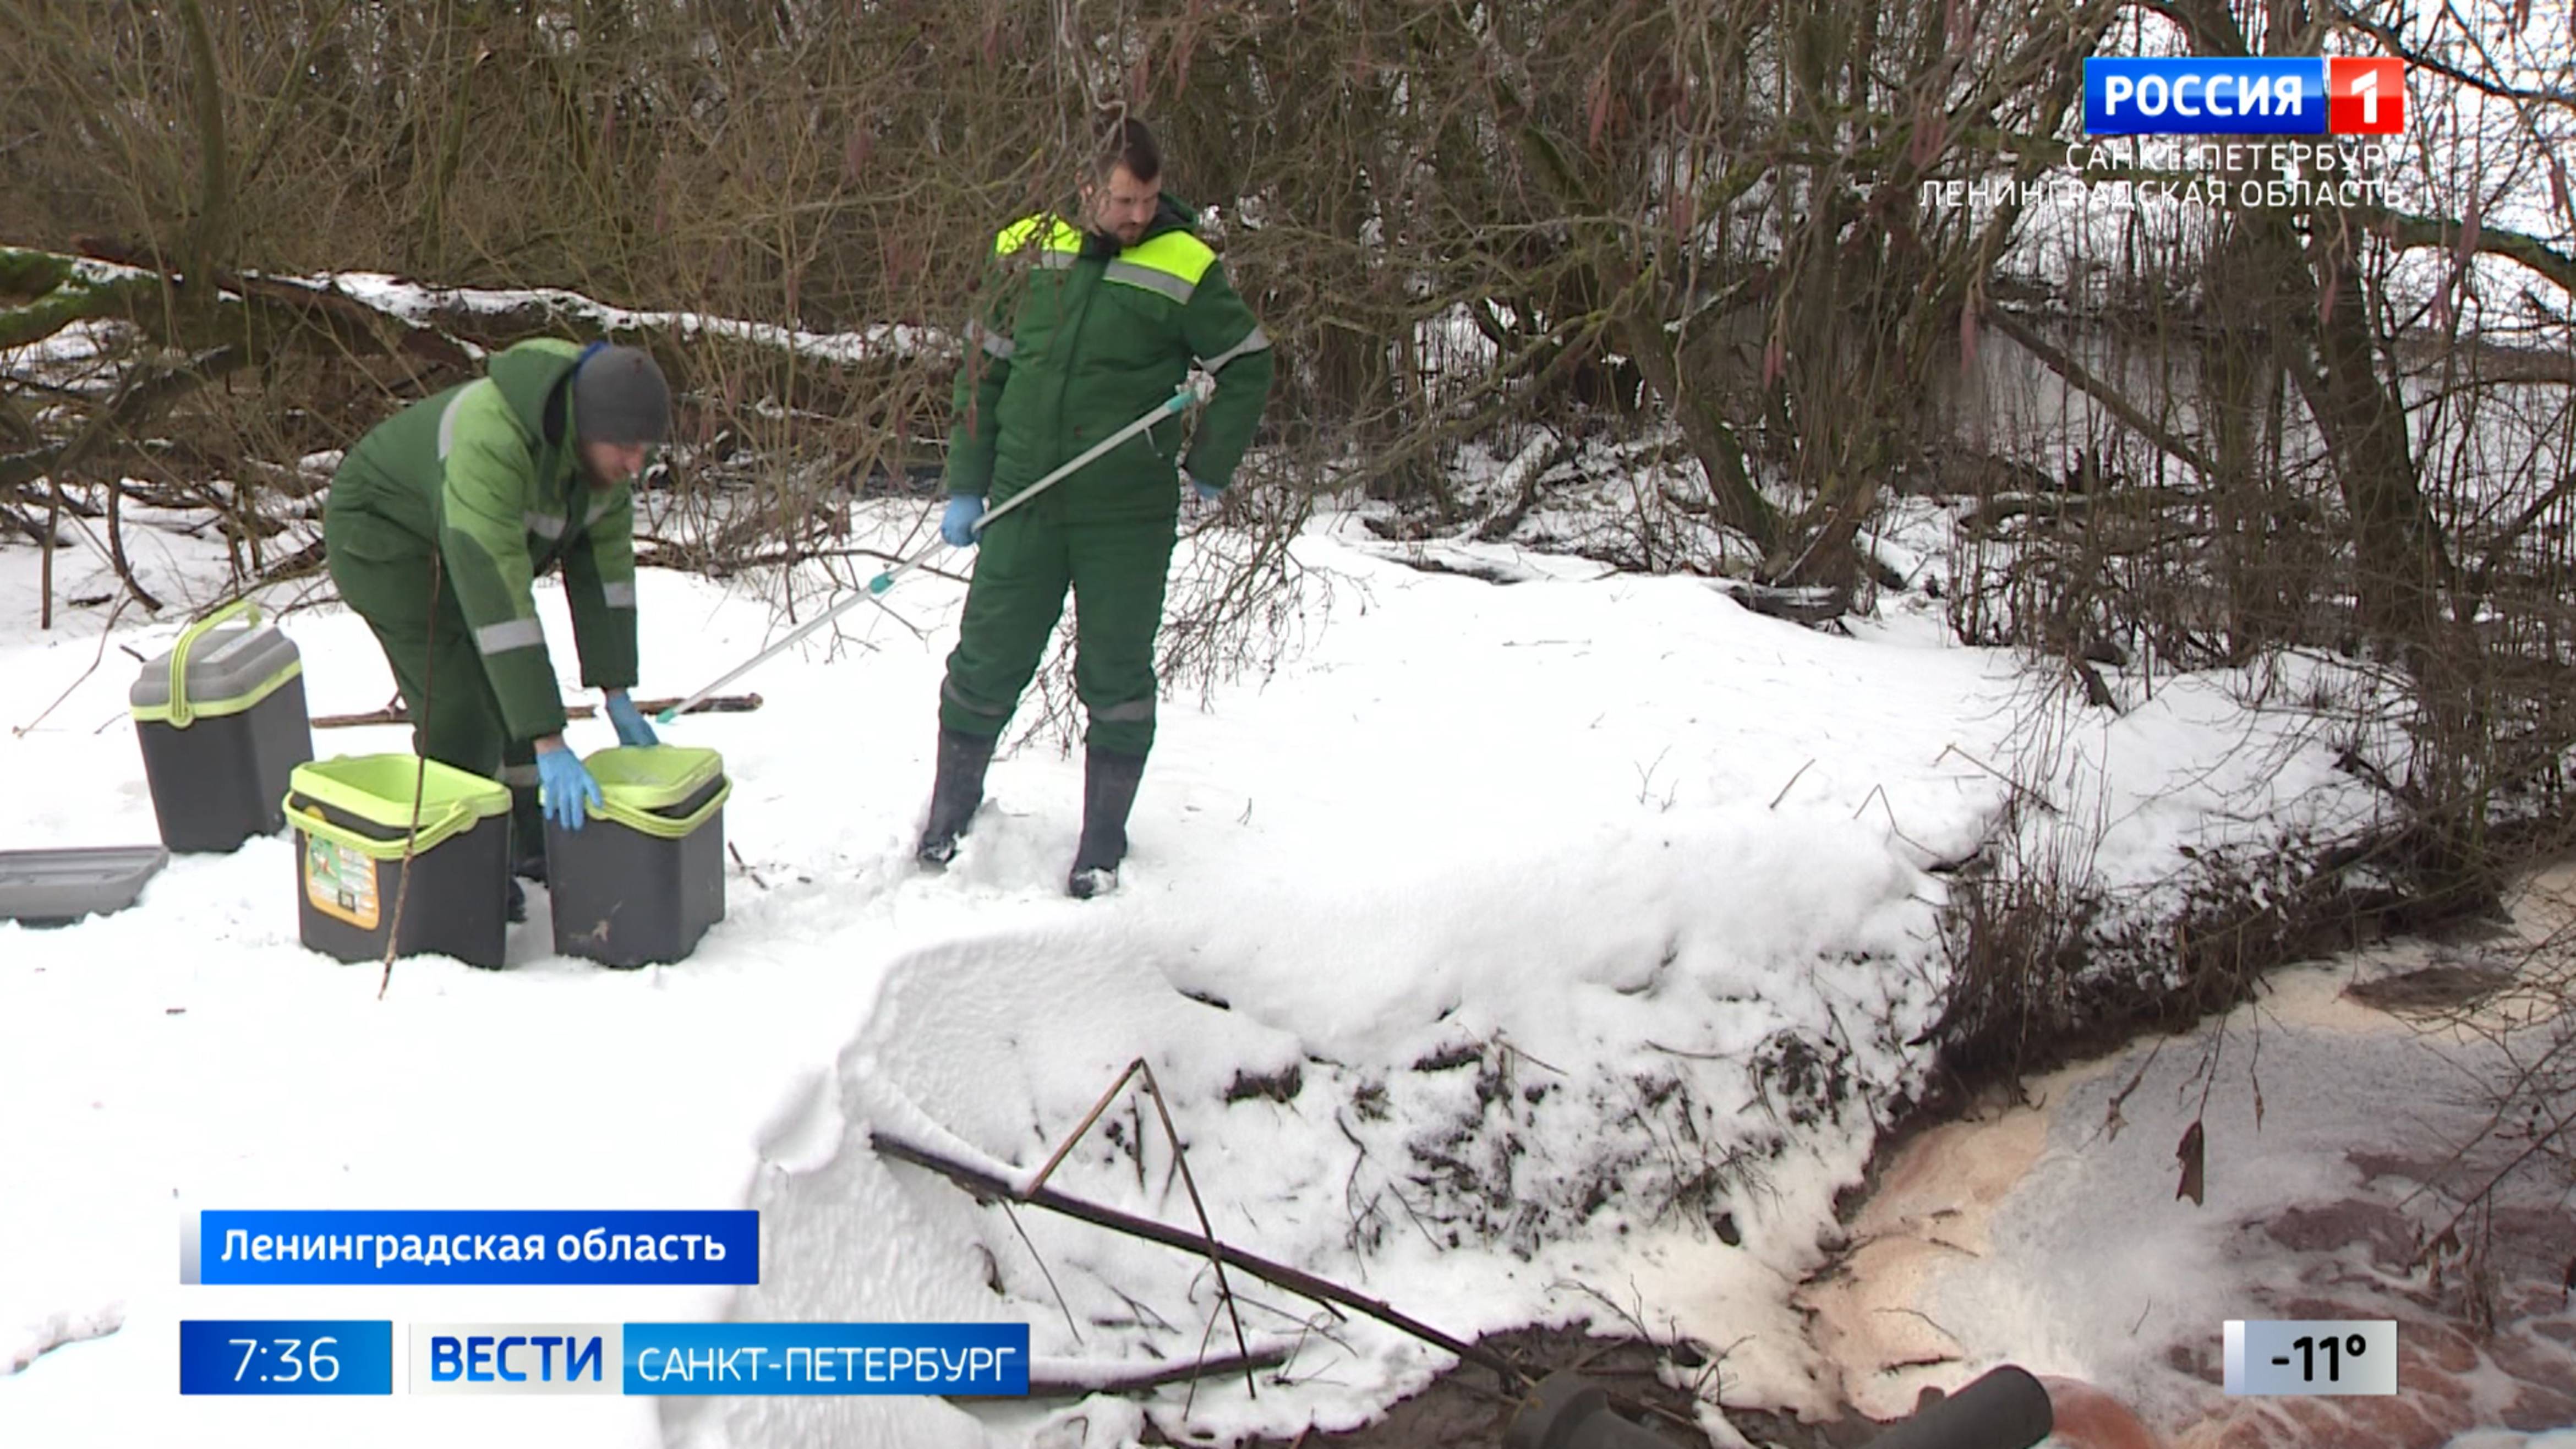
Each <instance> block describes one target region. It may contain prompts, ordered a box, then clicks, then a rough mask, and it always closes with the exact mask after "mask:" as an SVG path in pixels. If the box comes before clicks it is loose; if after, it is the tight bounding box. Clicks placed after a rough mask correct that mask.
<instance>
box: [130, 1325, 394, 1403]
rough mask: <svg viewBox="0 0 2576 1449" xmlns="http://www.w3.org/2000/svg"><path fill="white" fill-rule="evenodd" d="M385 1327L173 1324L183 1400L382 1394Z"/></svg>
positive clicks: (389, 1333)
mask: <svg viewBox="0 0 2576 1449" xmlns="http://www.w3.org/2000/svg"><path fill="white" fill-rule="evenodd" d="M393 1391H394V1326H393V1323H392V1321H391V1320H389V1319H347V1318H327V1319H326V1318H188V1319H182V1320H180V1323H179V1392H180V1393H183V1394H390V1393H392V1392H393Z"/></svg>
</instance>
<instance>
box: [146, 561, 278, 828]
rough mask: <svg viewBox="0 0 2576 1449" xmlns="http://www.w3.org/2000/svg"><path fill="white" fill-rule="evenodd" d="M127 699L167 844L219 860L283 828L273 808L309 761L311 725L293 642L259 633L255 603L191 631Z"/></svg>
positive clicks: (223, 612)
mask: <svg viewBox="0 0 2576 1449" xmlns="http://www.w3.org/2000/svg"><path fill="white" fill-rule="evenodd" d="M237 615H240V616H246V617H244V618H243V621H242V622H241V623H239V624H232V623H230V621H231V620H232V619H233V618H234V617H235V616H237ZM219 626H222V627H219ZM126 697H127V701H128V703H129V704H130V705H131V707H132V711H133V715H134V732H135V736H136V738H137V739H138V740H139V741H140V743H141V744H142V747H143V774H144V778H145V779H146V780H147V781H149V782H150V784H151V786H152V811H153V814H155V815H156V816H158V817H159V818H160V823H161V843H162V844H163V845H166V846H168V847H169V848H170V849H172V850H174V851H180V852H203V853H211V854H223V853H225V852H227V851H231V850H234V849H237V848H239V846H240V845H241V843H242V842H243V841H245V840H248V839H249V838H251V837H252V836H254V835H274V834H276V833H277V832H278V831H279V830H281V829H283V828H285V825H286V817H285V815H284V813H283V812H282V811H281V809H280V807H279V802H280V801H281V800H282V799H283V798H284V796H285V794H286V785H287V780H288V777H289V776H291V775H292V774H293V773H294V770H295V767H296V766H298V765H300V764H303V763H304V762H305V761H307V760H310V759H312V758H313V724H312V720H311V718H310V716H308V715H307V714H306V713H305V709H304V665H303V662H302V660H301V659H300V658H299V657H298V655H297V654H296V650H295V641H294V640H292V639H289V638H287V637H286V636H285V635H284V634H281V633H279V632H278V631H277V630H276V629H275V628H273V627H271V628H262V627H260V625H259V611H258V608H257V606H256V605H255V604H253V603H252V601H250V600H248V599H244V600H241V601H240V602H238V603H236V604H234V605H232V606H231V607H229V608H226V609H221V610H218V611H217V612H215V613H213V614H209V615H207V616H206V617H205V618H203V619H200V620H198V621H197V622H196V623H194V624H191V625H189V626H188V629H187V632H185V633H183V634H181V635H180V636H179V638H178V641H177V642H176V643H174V644H172V645H171V646H170V652H169V653H167V654H164V655H162V656H160V657H159V658H157V659H154V660H153V661H152V662H150V663H149V664H146V665H145V666H143V673H142V676H141V677H140V678H138V679H136V680H135V681H134V686H133V688H132V689H131V690H129V691H128V692H127V696H126Z"/></svg>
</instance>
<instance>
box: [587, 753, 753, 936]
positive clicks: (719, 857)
mask: <svg viewBox="0 0 2576 1449" xmlns="http://www.w3.org/2000/svg"><path fill="white" fill-rule="evenodd" d="M582 763H583V764H584V765H585V766H587V767H588V768H589V770H590V776H591V778H592V779H593V780H596V781H598V782H599V793H600V797H601V804H600V806H599V808H598V809H596V810H593V811H589V812H586V814H587V818H586V819H585V820H584V821H583V823H582V828H581V829H579V830H566V829H564V828H563V827H562V826H560V825H558V824H556V823H555V822H554V820H553V819H552V818H551V817H549V818H548V819H547V821H546V893H547V895H548V896H550V897H551V898H552V900H553V904H554V932H555V950H556V951H558V952H560V953H562V954H564V955H566V956H579V957H582V958H584V959H586V960H591V961H596V962H599V963H600V964H601V965H604V966H616V967H635V966H645V965H651V964H654V963H667V962H672V961H679V960H684V959H686V958H687V957H688V955H689V953H690V952H692V951H694V950H696V949H697V945H698V941H699V938H701V937H703V936H704V935H706V933H707V928H708V927H710V926H713V925H714V924H715V923H716V922H718V921H721V920H723V919H724V915H725V878H724V861H725V849H724V806H725V801H726V800H727V799H728V798H730V797H731V796H732V794H733V782H732V781H731V780H729V779H727V778H725V773H724V757H723V756H722V755H719V754H717V753H716V752H715V751H714V750H706V749H696V748H691V747H687V746H680V745H648V746H644V747H641V748H633V747H627V746H620V747H618V748H615V749H607V750H601V751H599V752H598V753H597V754H593V755H589V756H586V757H585V758H584V759H583V761H582Z"/></svg>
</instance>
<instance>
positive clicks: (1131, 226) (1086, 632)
mask: <svg viewBox="0 0 2576 1449" xmlns="http://www.w3.org/2000/svg"><path fill="white" fill-rule="evenodd" d="M1161 176H1162V157H1161V155H1160V153H1159V151H1158V149H1157V147H1156V145H1155V143H1154V138H1153V135H1152V133H1151V132H1149V131H1148V130H1147V129H1146V128H1145V126H1144V124H1143V123H1141V122H1138V121H1135V120H1124V121H1121V122H1120V123H1118V125H1117V126H1116V127H1114V128H1113V129H1112V130H1111V132H1110V133H1109V135H1108V136H1107V138H1106V144H1104V146H1103V148H1102V151H1101V154H1100V156H1099V159H1098V160H1097V161H1096V162H1095V163H1094V164H1093V166H1092V168H1091V171H1090V175H1089V178H1088V180H1087V182H1086V184H1085V185H1084V186H1083V187H1082V200H1083V223H1084V224H1083V226H1082V227H1079V228H1077V227H1075V226H1074V225H1072V224H1071V223H1069V222H1067V221H1065V220H1063V219H1062V218H1060V217H1057V216H1053V215H1044V214H1042V215H1039V216H1033V217H1029V218H1027V219H1025V220H1023V221H1020V222H1017V223H1015V224H1013V225H1012V226H1009V227H1006V228H1004V229H1003V231H1002V232H1001V234H1000V235H999V236H998V237H996V238H995V239H994V243H993V257H992V268H993V271H992V278H991V283H990V284H989V285H988V287H987V289H986V296H985V299H984V301H983V303H982V304H981V305H980V306H979V307H978V308H977V312H978V315H977V316H976V318H975V319H974V321H973V322H971V323H970V324H969V326H968V329H967V331H968V335H969V338H970V340H972V341H974V342H975V343H976V344H977V346H976V349H975V350H974V351H972V352H969V353H968V354H967V365H966V366H965V367H963V368H961V369H960V371H959V375H958V380H957V390H956V410H957V423H956V428H955V432H954V435H953V436H952V438H951V439H950V443H949V451H948V465H947V491H948V494H949V502H948V508H947V512H946V514H945V516H944V517H943V518H942V520H941V525H940V531H941V533H942V535H943V536H945V537H946V538H947V540H948V541H949V542H950V543H952V544H954V545H957V546H958V547H961V548H962V547H967V546H970V545H978V544H979V539H978V535H977V533H976V531H975V528H974V523H975V520H976V519H977V518H979V517H980V516H981V515H982V514H983V513H984V512H985V511H986V509H987V507H988V506H990V505H999V504H1001V503H1003V502H1005V501H1007V500H1008V499H1009V498H1010V497H1011V496H1012V495H1014V494H1016V493H1018V492H1019V491H1020V490H1022V489H1024V488H1026V487H1028V486H1029V485H1031V484H1032V483H1035V482H1037V481H1038V480H1039V479H1041V478H1043V477H1045V476H1046V475H1047V474H1048V473H1050V472H1052V471H1054V470H1055V469H1056V468H1057V467H1059V466H1060V465H1062V464H1064V463H1067V462H1069V461H1071V460H1072V459H1073V458H1074V457H1076V456H1077V455H1079V454H1080V453H1082V452H1083V451H1084V450H1085V449H1087V448H1089V447H1091V446H1092V445H1093V444H1096V443H1098V442H1099V441H1100V440H1102V439H1103V438H1106V437H1108V436H1109V435H1110V434H1112V433H1114V432H1116V431H1117V430H1118V429H1119V428H1120V427H1121V426H1122V425H1124V424H1126V423H1129V422H1132V421H1133V420H1135V419H1136V418H1137V417H1138V416H1140V415H1141V414H1143V413H1145V412H1147V411H1148V410H1150V409H1152V408H1153V407H1155V406H1156V405H1157V404H1160V403H1163V402H1166V401H1167V400H1169V399H1170V398H1171V397H1172V395H1173V394H1174V393H1175V392H1176V391H1178V390H1179V388H1180V386H1181V384H1182V383H1183V381H1184V380H1185V379H1186V378H1187V377H1188V375H1189V371H1190V368H1191V367H1192V365H1193V364H1195V365H1196V366H1198V367H1200V368H1202V369H1204V370H1205V371H1206V372H1207V373H1208V374H1210V375H1211V376H1212V377H1213V378H1214V379H1215V380H1216V389H1215V392H1214V394H1213V396H1212V397H1211V398H1210V399H1209V402H1208V406H1207V411H1206V413H1205V415H1204V416H1203V417H1202V418H1201V419H1200V420H1199V424H1198V428H1197V432H1196V434H1195V435H1194V436H1193V437H1192V438H1191V439H1190V442H1189V449H1188V453H1187V455H1186V456H1183V455H1182V453H1181V451H1180V449H1181V445H1182V432H1183V420H1182V419H1181V418H1179V417H1177V416H1174V417H1170V418H1166V419H1165V420H1164V421H1162V422H1161V423H1158V424H1157V425H1155V426H1154V427H1153V428H1151V429H1148V430H1147V431H1145V432H1143V433H1140V434H1138V435H1136V436H1134V437H1132V438H1130V439H1128V440H1127V441H1126V442H1125V443H1123V444H1121V445H1119V446H1118V447H1117V448H1115V449H1113V450H1111V451H1110V452H1109V453H1107V454H1105V455H1104V456H1102V457H1101V458H1099V459H1098V460H1096V461H1094V462H1092V463H1090V464H1087V465H1085V466H1084V467H1083V468H1082V469H1081V470H1080V471H1078V472H1076V473H1074V474H1073V475H1072V476H1070V477H1068V478H1066V479H1064V480H1063V481H1062V482H1061V483H1058V484H1055V485H1053V486H1051V487H1050V488H1049V489H1048V490H1047V491H1046V492H1045V493H1043V494H1040V495H1039V496H1037V497H1035V498H1033V499H1031V500H1030V501H1029V502H1028V503H1027V504H1025V505H1024V506H1022V507H1019V508H1016V509H1014V510H1012V511H1011V512H1010V513H1008V514H1006V515H1004V516H1003V517H1001V518H999V519H996V520H994V521H993V523H992V524H991V526H990V527H988V528H986V529H985V530H983V532H982V534H981V536H980V551H979V553H978V554H977V557H976V563H975V575H974V580H973V582H972V584H971V585H970V586H969V587H968V590H967V594H966V610H965V616H964V618H963V620H962V621H961V623H960V626H959V635H958V640H957V647H956V649H955V650H954V651H953V652H951V653H950V654H949V656H948V674H947V678H946V680H945V681H944V682H943V683H942V684H941V686H940V701H939V723H940V732H939V763H938V774H937V780H936V782H935V783H934V784H933V786H932V788H931V803H930V814H929V818H928V820H927V821H926V823H925V824H924V827H923V830H922V836H921V843H920V845H919V847H918V850H917V854H918V856H919V858H920V860H921V861H922V863H923V864H925V865H927V866H930V867H932V868H934V869H936V868H940V867H943V866H945V865H946V864H947V862H948V861H949V860H950V859H951V858H953V857H954V856H955V855H956V852H957V842H958V837H959V836H961V835H963V834H965V833H966V830H967V826H968V824H969V822H970V821H971V820H972V819H973V817H974V814H975V811H976V809H977V807H978V806H979V805H981V804H982V802H983V798H984V772H985V767H986V766H987V765H989V764H990V763H991V761H992V757H993V748H994V744H995V742H996V741H997V740H998V739H999V737H1000V736H1001V734H1002V731H1003V729H1004V727H1005V726H1007V725H1008V724H1009V722H1010V717H1011V714H1012V712H1013V711H1014V710H1015V709H1016V708H1017V707H1018V704H1019V699H1020V695H1021V693H1022V692H1023V691H1024V690H1025V689H1027V687H1028V683H1029V680H1030V678H1031V676H1032V675H1034V674H1035V673H1036V672H1037V667H1038V662H1039V660H1040V658H1041V657H1042V656H1043V654H1044V653H1045V650H1046V646H1047V641H1048V640H1049V639H1050V638H1051V637H1053V635H1054V632H1055V626H1056V621H1057V619H1058V617H1059V616H1060V615H1061V614H1062V612H1063V609H1064V595H1065V590H1066V587H1067V586H1068V585H1070V586H1071V588H1072V590H1073V597H1074V615H1075V626H1076V628H1075V640H1074V645H1075V656H1074V670H1073V676H1074V688H1075V691H1076V693H1078V694H1079V695H1080V696H1081V698H1082V703H1083V708H1084V711H1085V713H1086V714H1088V716H1089V717H1090V730H1089V734H1088V736H1087V739H1086V745H1087V749H1086V752H1085V782H1084V788H1083V801H1082V807H1083V808H1082V839H1081V843H1080V844H1079V845H1078V846H1077V847H1076V849H1075V852H1074V859H1073V869H1072V872H1071V874H1070V875H1069V876H1068V877H1067V879H1066V883H1065V884H1066V890H1067V891H1068V892H1069V893H1071V894H1072V895H1074V896H1077V897H1090V896H1093V895H1097V894H1099V893H1101V892H1103V891H1106V890H1110V889H1114V888H1115V887H1116V885H1117V882H1118V867H1119V864H1120V862H1121V861H1123V860H1124V859H1125V857H1126V853H1127V815H1128V812H1129V810H1130V809H1131V808H1132V807H1133V805H1134V804H1135V799H1136V788H1137V785H1138V783H1139V782H1140V781H1141V780H1142V779H1143V776H1144V769H1145V757H1146V755H1147V753H1148V752H1149V751H1150V750H1151V749H1152V747H1153V743H1154V700H1155V695H1156V693H1157V683H1156V680H1155V676H1154V638H1155V635H1156V633H1157V632H1158V631H1159V630H1160V628H1161V626H1162V618H1163V586H1164V579H1165V575H1166V573H1167V572H1168V571H1169V569H1170V567H1171V559H1172V546H1173V541H1174V535H1175V529H1176V524H1177V518H1178V514H1179V511H1180V491H1181V484H1182V481H1183V480H1184V479H1186V480H1187V482H1188V484H1189V487H1190V490H1191V493H1192V495H1193V503H1194V506H1198V507H1205V506H1207V505H1210V504H1212V503H1214V502H1215V501H1216V500H1217V499H1218V498H1219V497H1220V496H1221V495H1222V494H1223V492H1224V490H1225V488H1226V486H1227V485H1228V484H1229V483H1230V482H1232V480H1233V477H1234V470H1235V466H1236V464H1237V463H1239V462H1240V461H1241V460H1242V457H1243V453H1244V449H1245V448H1246V447H1247V446H1248V445H1249V444H1250V443H1251V441H1252V433H1253V428H1254V426H1255V424H1257V423H1258V422H1259V421H1260V417H1261V411H1262V407H1263V405H1264V403H1265V402H1266V401H1267V400H1268V398H1269V394H1270V384H1271V378H1272V374H1273V371H1274V363H1273V360H1272V357H1271V353H1270V339H1269V337H1268V336H1267V335H1266V334H1264V333H1263V331H1262V330H1261V325H1260V322H1259V320H1258V319H1257V318H1255V317H1254V316H1253V315H1252V311H1251V309H1250V308H1248V307H1246V306H1245V305H1244V302H1243V299H1242V298H1241V297H1240V296H1238V295H1236V293H1235V290H1234V288H1233V286H1232V285H1230V284H1229V283H1228V282H1227V280H1226V275H1225V267H1224V264H1223V263H1222V262H1220V261H1218V260H1217V256H1216V253H1215V252H1214V251H1212V250H1211V249H1210V248H1209V247H1208V245H1207V243H1206V242H1204V241H1201V240H1200V239H1199V238H1198V237H1197V235H1195V233H1194V231H1193V228H1194V226H1195V225H1196V222H1197V217H1196V215H1195V213H1193V212H1192V211H1191V210H1190V209H1189V208H1188V207H1187V206H1185V205H1183V204H1182V203H1181V202H1180V201H1179V200H1178V199H1176V198H1174V197H1172V196H1170V195H1169V194H1167V193H1165V192H1163V191H1162V190H1161V188H1160V185H1159V183H1160V180H1161ZM1176 469H1177V475H1178V476H1176Z"/></svg>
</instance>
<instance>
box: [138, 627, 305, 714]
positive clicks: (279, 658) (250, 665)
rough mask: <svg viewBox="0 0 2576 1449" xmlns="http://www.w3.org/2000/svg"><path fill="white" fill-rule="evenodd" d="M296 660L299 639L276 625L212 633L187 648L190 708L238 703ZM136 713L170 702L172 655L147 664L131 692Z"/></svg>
mask: <svg viewBox="0 0 2576 1449" xmlns="http://www.w3.org/2000/svg"><path fill="white" fill-rule="evenodd" d="M295 662H296V653H295V641H294V640H292V639H289V638H287V637H286V636H285V635H284V634H282V633H280V632H278V630H277V629H276V628H275V627H274V626H272V625H266V624H263V625H260V626H259V627H257V628H252V627H250V626H248V625H244V624H232V625H227V626H225V627H223V628H219V629H210V630H208V631H206V633H205V635H204V636H203V637H202V638H200V639H198V640H197V642H196V643H195V644H194V645H193V646H191V647H190V649H189V650H188V705H189V707H190V708H191V709H198V710H202V709H205V708H207V707H208V706H210V705H216V704H221V703H224V702H227V701H231V700H238V699H240V698H242V697H243V696H244V695H247V694H250V693H251V692H253V691H254V690H257V689H258V688H259V687H260V686H262V685H264V684H267V683H269V682H270V681H271V680H274V679H275V678H277V676H278V674H279V673H280V672H282V671H283V670H285V669H286V667H287V666H288V665H291V664H293V663H295ZM126 701H127V703H129V704H131V705H132V706H133V707H134V708H136V709H156V708H160V707H162V706H165V705H167V704H169V703H170V651H169V650H167V649H164V650H162V651H161V652H160V653H159V654H156V655H154V656H153V658H152V661H151V662H150V663H148V664H146V665H144V666H143V672H142V673H141V674H140V675H138V676H137V677H136V678H135V681H134V688H133V689H132V690H130V691H128V692H127V695H126Z"/></svg>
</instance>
